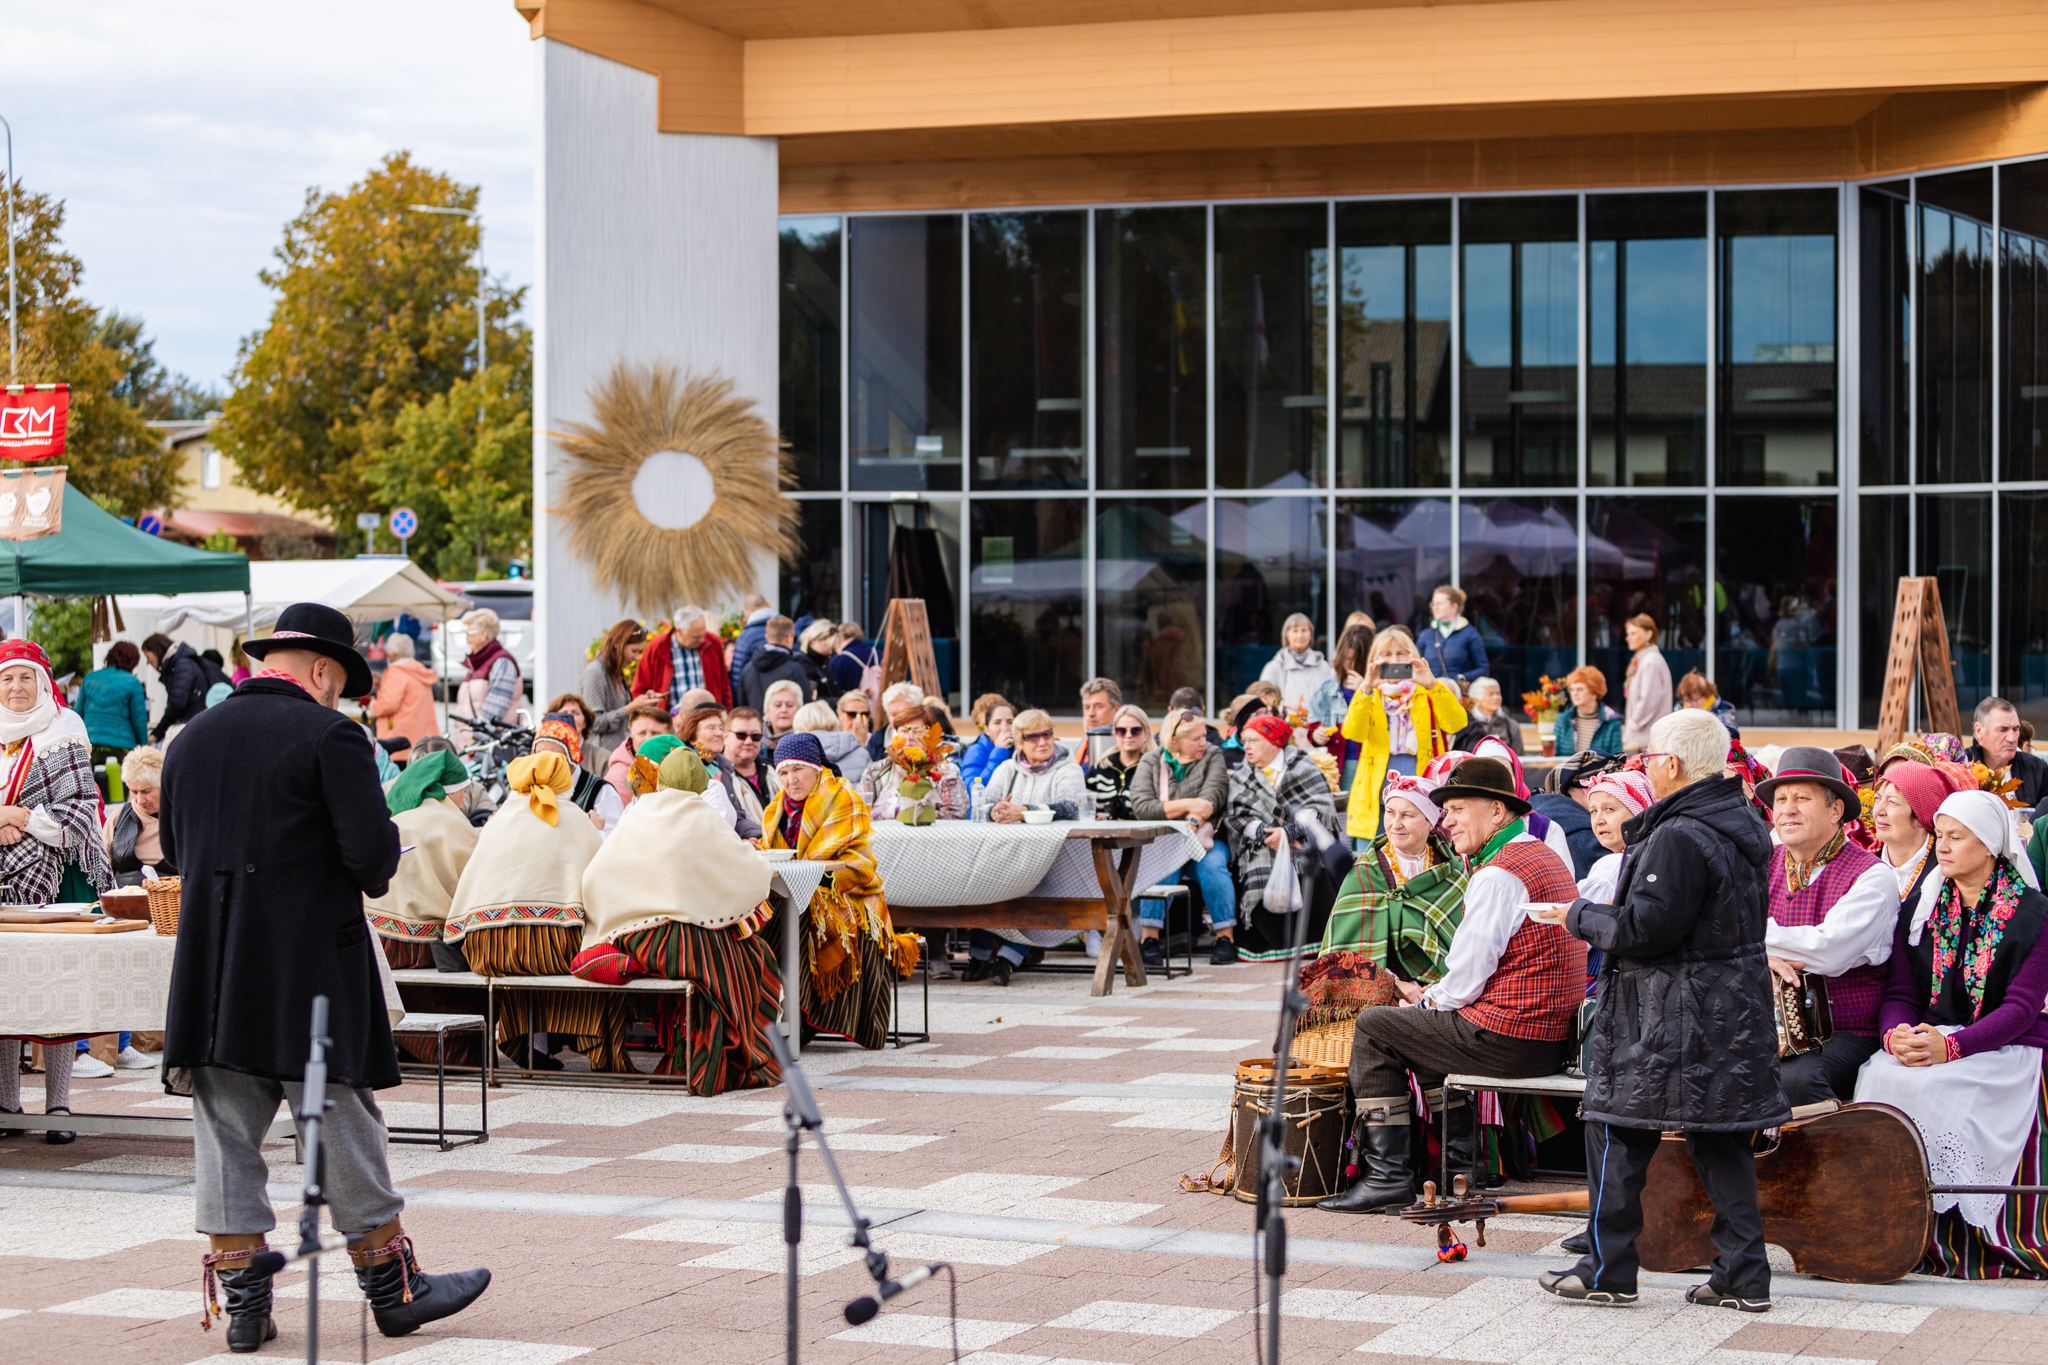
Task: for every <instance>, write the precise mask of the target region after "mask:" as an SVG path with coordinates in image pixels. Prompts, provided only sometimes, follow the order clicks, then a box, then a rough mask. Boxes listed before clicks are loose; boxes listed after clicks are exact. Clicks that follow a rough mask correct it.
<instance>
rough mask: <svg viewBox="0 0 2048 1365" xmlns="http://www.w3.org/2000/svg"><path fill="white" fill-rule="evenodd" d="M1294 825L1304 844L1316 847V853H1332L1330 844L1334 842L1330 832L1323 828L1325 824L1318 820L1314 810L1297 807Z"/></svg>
mask: <svg viewBox="0 0 2048 1365" xmlns="http://www.w3.org/2000/svg"><path fill="white" fill-rule="evenodd" d="M1293 825H1294V831H1295V833H1297V834H1299V835H1300V836H1301V838H1302V841H1303V842H1304V843H1309V844H1313V845H1315V850H1316V852H1318V853H1327V852H1329V851H1330V844H1331V842H1332V840H1331V838H1330V831H1328V830H1327V829H1324V828H1323V822H1322V821H1321V820H1319V819H1317V818H1316V813H1315V812H1314V811H1313V810H1311V809H1309V808H1308V807H1307V806H1300V807H1297V808H1296V810H1295V812H1294V820H1293Z"/></svg>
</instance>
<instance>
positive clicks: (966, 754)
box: [960, 735, 1011, 791]
mask: <svg viewBox="0 0 2048 1365" xmlns="http://www.w3.org/2000/svg"><path fill="white" fill-rule="evenodd" d="M1010 754H1011V750H1009V749H998V748H997V747H996V744H995V741H994V740H992V739H990V738H989V737H988V736H987V735H982V736H980V737H979V738H977V739H976V740H975V741H974V743H972V744H970V745H968V746H967V747H966V748H965V749H963V750H961V751H960V780H961V781H962V782H964V783H966V784H967V787H968V790H970V791H972V790H973V789H974V779H975V778H977V777H978V778H980V779H981V780H982V781H983V782H986V781H988V779H989V775H990V774H992V773H993V772H995V770H996V769H997V767H999V766H1000V765H1001V764H1002V761H1003V760H1004V759H1006V758H1008V757H1009V756H1010Z"/></svg>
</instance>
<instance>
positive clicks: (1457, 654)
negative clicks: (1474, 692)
mask: <svg viewBox="0 0 2048 1365" xmlns="http://www.w3.org/2000/svg"><path fill="white" fill-rule="evenodd" d="M1415 643H1416V646H1417V647H1418V648H1419V649H1421V651H1422V657H1423V660H1424V661H1425V662H1427V663H1428V664H1429V671H1430V672H1432V673H1434V674H1436V675H1437V676H1438V677H1439V678H1458V679H1462V680H1463V681H1465V682H1470V681H1472V680H1473V679H1474V678H1483V677H1485V676H1486V641H1485V639H1484V638H1482V637H1481V636H1480V634H1479V627H1477V626H1475V625H1471V624H1466V625H1462V626H1459V627H1458V628H1457V629H1456V630H1454V631H1452V632H1451V633H1450V634H1449V635H1445V634H1444V633H1443V632H1442V631H1440V630H1438V629H1437V628H1436V627H1435V626H1434V625H1425V626H1423V628H1422V629H1421V630H1419V631H1417V632H1416V642H1415Z"/></svg>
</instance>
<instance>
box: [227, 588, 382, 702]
mask: <svg viewBox="0 0 2048 1365" xmlns="http://www.w3.org/2000/svg"><path fill="white" fill-rule="evenodd" d="M273 649H307V650H311V651H312V652H313V653H315V654H325V655H326V656H327V657H328V658H330V659H332V660H334V661H335V662H336V663H338V664H340V665H341V666H342V667H344V668H346V669H347V670H348V680H347V681H346V682H345V683H344V684H343V685H342V689H341V691H342V695H343V696H347V697H367V696H368V695H370V693H371V692H372V691H374V690H375V689H376V683H375V682H374V681H373V680H372V679H371V677H370V664H369V661H368V660H366V659H365V658H363V656H362V654H361V653H360V652H359V651H358V650H357V649H356V628H355V623H354V622H352V621H350V620H349V619H348V617H346V616H344V615H342V614H341V613H340V612H338V611H336V610H335V609H334V608H333V607H325V606H322V605H320V603H318V602H294V603H292V604H291V605H290V606H288V607H286V608H285V609H284V610H283V611H282V612H280V613H279V614H278V618H277V628H276V629H274V630H272V631H271V632H270V635H269V636H268V637H267V638H265V639H262V640H248V641H245V642H244V643H243V645H242V652H243V653H244V654H246V655H248V656H249V657H250V658H252V659H261V658H263V657H264V656H265V655H267V654H269V653H270V651H271V650H273Z"/></svg>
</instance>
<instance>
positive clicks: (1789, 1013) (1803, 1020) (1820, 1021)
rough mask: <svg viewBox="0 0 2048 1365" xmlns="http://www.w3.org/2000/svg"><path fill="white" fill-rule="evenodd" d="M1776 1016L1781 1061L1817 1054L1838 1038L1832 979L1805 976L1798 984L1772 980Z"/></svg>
mask: <svg viewBox="0 0 2048 1365" xmlns="http://www.w3.org/2000/svg"><path fill="white" fill-rule="evenodd" d="M1771 985H1772V987H1773V990H1772V992H1771V1006H1772V1013H1773V1014H1775V1015H1776V1016H1777V1022H1778V1059H1779V1060H1780V1061H1783V1060H1784V1059H1785V1058H1787V1057H1797V1056H1799V1055H1800V1054H1802V1053H1807V1052H1817V1051H1819V1050H1820V1046H1821V1044H1822V1043H1825V1042H1826V1041H1827V1040H1828V1039H1830V1038H1832V1037H1834V1036H1835V1011H1834V1008H1833V1006H1831V1005H1830V1004H1829V1003H1828V979H1827V978H1826V977H1824V976H1815V975H1813V974H1812V973H1811V972H1806V973H1802V974H1801V975H1800V978H1799V984H1798V985H1796V986H1795V985H1792V984H1791V983H1789V982H1786V981H1784V980H1782V979H1781V978H1779V977H1778V976H1776V975H1773V976H1772V977H1771Z"/></svg>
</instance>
